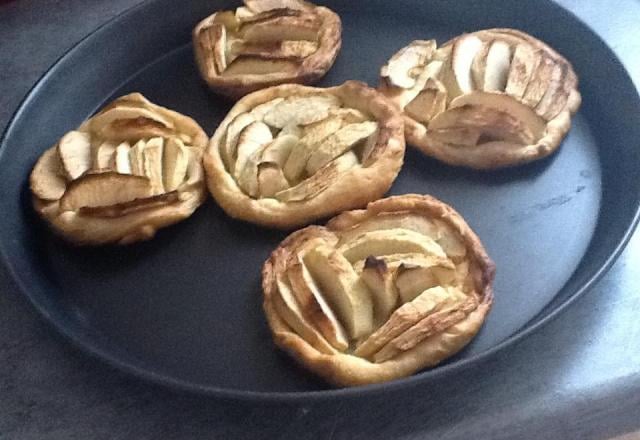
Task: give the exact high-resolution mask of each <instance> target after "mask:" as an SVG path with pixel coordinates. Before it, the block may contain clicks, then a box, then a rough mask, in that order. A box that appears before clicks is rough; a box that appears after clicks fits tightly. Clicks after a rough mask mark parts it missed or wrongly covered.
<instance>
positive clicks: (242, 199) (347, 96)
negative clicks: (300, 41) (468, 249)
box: [204, 81, 404, 228]
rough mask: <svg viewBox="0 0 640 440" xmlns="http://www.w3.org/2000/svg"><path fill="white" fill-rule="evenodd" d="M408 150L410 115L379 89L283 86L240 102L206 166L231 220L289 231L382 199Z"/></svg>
mask: <svg viewBox="0 0 640 440" xmlns="http://www.w3.org/2000/svg"><path fill="white" fill-rule="evenodd" d="M403 156H404V135H403V128H402V117H401V116H400V113H399V112H398V110H397V109H396V108H395V106H394V105H393V104H391V103H390V102H389V101H388V100H387V99H386V98H385V97H384V96H383V95H382V94H380V93H379V92H377V91H375V90H374V89H371V88H369V87H367V86H366V85H365V84H363V83H360V82H356V81H347V82H346V83H344V84H343V85H341V86H338V87H331V88H326V89H322V88H314V87H306V86H301V85H297V84H285V85H281V86H276V87H272V88H269V89H265V90H261V91H258V92H254V93H252V94H250V95H247V96H245V97H244V98H242V99H241V100H240V101H238V103H237V104H236V105H235V106H234V107H233V108H232V109H231V111H230V112H229V114H228V115H227V117H226V118H225V119H224V120H223V121H222V123H221V124H220V126H219V127H218V129H217V130H216V132H215V134H214V135H213V138H211V141H210V143H209V148H208V149H207V151H206V152H205V155H204V168H205V171H206V174H207V184H208V186H209V190H210V191H211V194H212V195H213V197H214V198H215V199H216V201H217V202H218V204H219V205H220V206H221V207H222V208H223V209H224V210H225V211H226V212H227V214H229V215H230V216H231V217H234V218H237V219H241V220H246V221H249V222H253V223H258V224H261V225H265V226H270V227H277V228H290V227H294V226H299V225H302V224H306V223H308V222H310V221H312V220H315V219H318V218H321V217H326V216H329V215H332V214H335V213H336V212H340V211H343V210H345V209H352V208H356V207H362V206H364V205H366V204H367V202H370V201H371V200H375V199H377V198H380V197H382V195H383V194H384V193H385V192H386V191H387V190H388V189H389V187H390V186H391V184H392V182H393V180H394V179H395V177H396V175H397V174H398V171H399V170H400V167H401V166H402V160H403Z"/></svg>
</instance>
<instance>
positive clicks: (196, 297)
mask: <svg viewBox="0 0 640 440" xmlns="http://www.w3.org/2000/svg"><path fill="white" fill-rule="evenodd" d="M324 3H325V4H326V5H327V6H329V7H331V8H332V9H334V10H335V11H336V12H338V13H339V14H340V16H341V17H342V20H343V26H344V33H343V48H342V51H341V53H340V55H339V57H338V60H337V62H336V64H335V66H334V67H333V69H332V70H331V71H330V72H329V74H328V75H327V76H326V77H325V78H324V80H323V81H322V82H321V85H335V84H339V83H342V82H343V81H345V80H347V79H360V80H363V81H366V82H368V83H369V84H370V85H373V86H375V85H376V84H377V77H378V70H379V67H380V66H381V65H382V64H383V63H384V62H385V61H386V60H387V59H388V57H389V56H390V55H391V54H392V53H394V52H395V51H396V50H397V49H398V48H400V47H402V46H404V45H406V44H407V43H408V42H409V41H411V40H413V39H429V38H436V39H437V40H438V41H439V42H442V41H444V40H445V39H448V38H450V37H452V36H454V35H457V34H459V33H462V32H465V31H472V30H476V29H481V28H487V27H514V28H519V29H522V30H524V31H526V32H529V33H531V34H533V35H535V36H538V37H539V38H541V39H543V40H545V41H547V42H548V43H550V44H551V45H552V46H553V47H555V48H556V49H558V50H559V51H560V52H561V53H562V54H564V55H565V56H566V57H567V58H568V59H569V60H570V61H571V62H572V63H573V64H574V67H575V68H576V71H577V73H578V75H579V77H580V80H581V83H580V90H581V92H582V94H583V105H582V108H581V110H580V112H579V113H578V114H577V116H576V117H575V119H574V126H573V128H572V130H571V132H570V133H569V136H568V137H567V139H566V140H565V142H564V144H563V146H562V148H561V149H560V150H559V152H558V153H557V154H555V155H553V156H552V157H550V158H547V159H545V160H542V161H540V162H537V163H534V164H530V165H527V166H522V167H517V168H512V169H507V170H501V171H497V172H475V171H469V170H465V169H461V168H454V167H449V166H446V165H443V164H441V163H439V162H436V161H434V160H431V159H429V158H426V157H425V156H423V155H421V154H420V153H419V152H417V151H416V150H413V149H412V148H408V150H407V154H406V160H405V165H404V167H403V169H402V171H401V173H400V175H399V177H398V179H397V181H396V182H395V184H394V185H393V188H392V189H391V191H390V193H391V194H402V193H407V192H417V193H428V194H432V195H434V196H436V197H438V198H440V199H442V200H444V201H445V202H447V203H449V204H451V205H453V206H454V207H455V208H456V209H457V210H459V211H460V213H461V214H462V215H463V216H464V217H465V218H466V219H467V220H468V222H469V223H470V225H471V226H472V227H473V229H474V230H475V231H476V232H477V233H478V235H479V236H480V237H481V239H482V240H483V242H484V244H485V246H486V248H487V250H488V252H489V253H490V255H491V256H492V258H493V259H494V260H495V262H496V265H497V277H496V283H495V297H496V299H495V305H494V307H493V310H492V311H491V313H490V315H489V317H488V319H487V321H486V323H485V325H484V327H483V329H482V330H481V332H480V334H479V335H478V337H477V338H476V339H474V340H473V342H472V343H471V344H470V345H469V346H468V347H467V348H466V349H465V350H464V351H463V352H461V353H459V354H458V355H457V356H455V357H454V358H452V359H450V360H449V361H448V362H446V363H445V364H443V365H441V366H439V367H437V368H434V369H431V370H426V371H424V372H421V373H419V374H416V375H414V376H412V377H410V378H407V379H403V380H398V381H394V382H391V383H386V384H380V385H373V386H367V387H357V388H352V389H340V390H336V389H331V388H329V387H328V386H327V385H326V384H324V383H323V382H321V381H319V380H317V379H316V378H314V377H313V376H311V375H310V374H308V373H306V372H305V371H303V370H301V369H299V368H298V367H297V366H296V365H295V364H294V362H293V361H292V360H291V359H289V358H288V357H286V356H285V355H284V354H281V353H280V352H279V351H278V350H276V348H275V346H274V345H273V343H272V342H271V337H270V333H269V331H268V328H267V325H266V322H265V320H264V317H263V314H262V310H261V292H260V268H261V265H262V263H263V262H264V260H265V259H266V257H267V256H268V255H269V253H270V251H271V250H272V249H273V248H274V247H275V246H276V245H277V244H278V242H279V241H280V240H281V239H282V238H284V237H285V236H286V234H285V233H283V232H278V231H272V230H266V229H263V228H259V227H256V226H253V225H250V224H246V223H242V222H238V221H234V220H231V219H230V218H228V217H227V216H226V215H225V214H224V213H223V212H222V211H221V209H220V208H218V207H217V206H216V205H215V203H214V201H213V200H211V199H210V200H208V201H207V203H206V204H205V205H204V206H203V207H201V208H200V209H199V210H198V211H196V213H195V214H194V215H193V217H191V218H190V219H188V220H187V221H184V222H182V223H180V224H178V225H176V226H173V227H171V228H168V229H166V230H163V231H161V232H160V233H159V234H158V235H157V237H156V238H155V239H154V240H152V241H150V242H148V243H141V244H136V245H133V246H128V247H103V248H74V247H71V246H68V245H66V244H65V243H63V242H62V241H60V240H59V239H57V238H55V237H54V236H53V235H52V234H51V233H50V232H49V231H48V230H47V228H46V227H45V226H44V225H43V224H42V222H40V220H39V219H38V218H37V216H36V215H35V213H34V212H33V210H32V208H31V203H30V193H29V190H28V183H27V179H28V174H29V172H30V169H31V167H32V166H33V164H34V162H35V160H36V159H37V157H38V156H39V155H40V154H41V153H42V152H43V151H44V150H45V149H46V148H48V147H49V146H50V145H52V144H53V143H55V142H56V140H57V139H58V138H59V137H60V136H61V135H62V134H63V133H65V132H66V131H68V130H71V129H73V128H75V127H76V126H77V125H79V124H80V123H81V122H82V121H83V120H84V119H85V118H87V117H88V116H90V115H91V114H92V113H93V112H95V111H96V110H97V109H98V108H100V107H101V106H102V105H104V104H105V103H107V102H108V101H109V100H111V99H113V98H114V97H116V96H119V95H121V94H124V93H128V92H132V91H140V92H142V93H143V94H145V95H146V96H147V97H148V98H149V99H151V100H152V101H154V102H157V103H159V104H161V105H164V106H167V107H170V108H172V109H175V110H177V111H180V112H182V113H184V114H187V115H190V116H192V117H194V118H195V119H196V120H197V121H198V122H199V123H200V124H201V125H202V126H203V127H204V128H205V130H206V131H207V132H208V133H209V134H212V133H213V131H214V130H215V128H216V126H217V124H218V123H219V122H220V121H221V119H222V117H223V116H224V115H225V113H226V112H227V111H228V110H229V108H230V106H231V103H230V102H229V101H225V100H224V99H222V98H220V97H217V96H215V95H213V94H211V93H210V92H208V91H207V89H206V87H205V86H204V84H203V83H202V81H201V80H200V79H199V77H198V74H197V72H196V68H195V65H194V61H193V57H192V53H191V46H190V44H189V41H190V31H191V29H192V27H193V26H194V24H195V23H196V22H198V21H199V20H200V19H202V18H203V17H205V16H207V15H209V14H210V13H212V12H214V11H215V10H218V9H223V8H232V7H235V6H237V5H235V4H233V3H231V2H224V1H211V0H192V1H188V2H182V3H181V5H180V8H176V7H175V3H174V2H173V1H172V0H153V1H148V2H145V3H143V4H142V5H140V6H138V7H135V8H133V9H131V10H129V11H127V12H126V13H124V14H123V15H121V16H119V17H118V18H116V19H115V20H113V21H111V22H109V23H108V24H107V25H105V26H103V27H101V28H100V29H98V30H97V31H95V32H94V33H93V34H91V35H90V36H88V37H87V38H86V39H84V40H83V41H82V42H80V43H79V44H78V45H77V46H76V47H74V48H73V49H72V50H70V51H69V52H68V53H67V54H66V55H64V56H63V57H62V58H61V59H60V60H59V61H58V62H57V63H56V64H55V65H54V66H53V67H52V68H51V69H50V70H49V71H48V72H47V73H46V74H45V75H44V76H43V77H42V79H41V80H40V81H39V82H38V84H37V85H36V86H35V87H34V88H33V90H32V91H31V93H30V94H29V95H28V97H27V98H26V99H25V101H24V102H23V103H22V105H21V107H20V109H19V110H18V111H17V112H16V114H15V116H14V119H13V121H12V122H11V124H10V126H9V127H8V129H7V131H6V133H5V136H4V139H3V141H2V146H1V147H0V184H1V185H2V187H3V197H2V198H0V212H2V216H1V217H0V231H1V234H0V249H1V250H2V255H3V257H4V260H5V264H6V265H7V266H8V268H9V270H10V271H11V273H12V274H13V277H14V278H15V280H16V282H17V283H18V285H19V286H20V287H21V290H22V291H23V292H24V294H25V295H27V296H28V298H29V299H30V300H31V301H32V303H33V304H34V305H35V307H36V308H37V309H38V310H39V311H40V312H41V313H42V315H43V316H44V317H45V318H46V319H47V320H48V321H49V322H51V323H52V324H53V326H54V327H55V328H57V329H58V330H59V331H61V332H62V333H63V334H64V335H66V336H68V337H69V338H70V339H71V340H72V341H73V342H74V343H75V344H77V345H79V346H80V347H82V348H83V349H85V350H86V351H88V352H90V353H92V354H94V355H96V356H99V357H101V358H103V359H105V360H106V361H108V362H109V363H111V364H113V365H115V366H117V367H119V368H121V369H124V370H126V371H129V372H132V373H134V374H136V375H138V376H141V377H144V378H147V379H151V380H153V381H156V382H161V383H164V384H167V385H171V386H176V387H179V388H183V389H189V390H193V391H197V392H202V393H208V394H212V395H216V396H224V397H233V398H239V399H254V400H273V401H275V400H278V401H294V400H299V399H305V400H317V399H330V398H336V397H342V398H349V397H356V398H357V397H361V396H366V395H370V394H372V393H381V392H387V391H391V390H404V389H408V388H409V387H411V388H413V389H415V388H416V387H421V386H427V384H428V383H429V382H430V381H433V380H437V378H438V377H440V376H441V375H443V374H452V373H455V372H457V371H460V370H461V369H463V368H466V367H469V366H472V365H475V364H477V363H478V362H480V361H481V360H482V359H484V358H486V357H487V356H489V355H490V354H491V353H493V352H495V351H497V350H499V349H501V348H504V347H506V346H507V345H509V344H511V343H513V342H514V341H516V340H517V339H519V338H521V337H523V336H524V335H526V334H528V333H530V332H532V331H533V330H535V329H536V328H537V327H538V326H540V325H541V324H542V323H544V322H545V321H548V320H549V319H550V318H551V317H553V316H554V315H556V314H557V313H558V312H559V311H560V310H561V309H562V308H563V307H564V306H566V305H567V304H569V303H570V301H571V300H572V299H574V298H575V297H577V296H578V295H579V294H580V293H582V292H584V291H585V290H586V289H587V288H588V287H589V286H591V285H592V284H593V282H594V281H595V280H596V279H597V278H598V277H599V276H601V275H602V274H603V273H604V271H605V270H606V269H607V268H608V267H609V266H610V265H611V263H612V262H613V260H614V258H615V257H616V256H617V254H618V253H619V252H620V250H621V249H622V247H623V246H624V244H625V243H626V240H627V239H628V238H629V235H630V232H631V231H632V229H633V226H634V225H635V223H636V221H637V218H638V206H639V199H640V179H638V178H637V176H638V175H640V148H639V147H640V145H638V144H639V143H640V141H638V139H640V133H639V128H638V127H640V99H639V98H638V95H637V93H636V91H635V88H634V87H633V84H632V82H631V80H630V79H629V78H628V76H627V74H626V72H625V71H624V69H623V68H622V66H621V65H620V63H619V62H618V61H617V59H616V58H615V56H614V55H613V53H612V52H611V51H610V50H609V49H608V48H607V47H606V45H605V44H604V43H603V42H602V41H601V40H600V39H599V37H598V36H597V35H595V34H594V33H593V32H592V31H591V30H590V29H589V28H587V27H586V26H585V25H584V24H582V23H580V22H579V21H578V20H577V19H576V18H575V17H573V16H572V15H570V14H569V13H567V12H566V11H564V10H563V9H561V8H560V7H558V6H556V5H555V4H553V3H551V2H547V1H542V0H540V1H529V2H519V1H516V0H512V1H504V2H483V3H482V4H479V3H477V2H473V1H459V2H448V1H419V0H414V1H399V2H388V1H383V0H372V1H368V2H366V5H365V3H364V2H349V1H330V2H324ZM540 16H545V17H553V20H552V21H549V20H546V19H545V20H538V19H535V17H540Z"/></svg>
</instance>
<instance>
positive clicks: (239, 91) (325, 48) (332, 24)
mask: <svg viewBox="0 0 640 440" xmlns="http://www.w3.org/2000/svg"><path fill="white" fill-rule="evenodd" d="M341 33H342V25H341V22H340V18H339V17H338V16H337V15H336V14H335V13H334V12H332V11H331V10H329V9H327V8H325V7H320V6H315V5H313V4H311V3H308V2H306V1H302V0H270V1H256V0H253V1H252V0H245V6H242V7H239V8H237V9H236V10H235V11H221V12H216V13H215V14H213V15H211V16H210V17H207V18H205V19H204V20H202V21H201V22H200V23H199V24H198V25H197V26H196V27H195V29H194V30H193V42H194V51H195V57H196V61H197V63H198V67H199V69H200V73H201V75H202V77H203V78H204V79H205V81H206V82H207V83H208V84H209V86H210V87H211V89H213V90H214V91H216V92H219V93H221V94H223V95H227V96H230V97H235V98H237V97H240V96H243V95H245V94H247V93H249V92H252V91H254V90H258V89H262V88H265V87H268V86H272V85H277V84H283V83H289V82H295V83H303V84H311V83H313V82H315V81H317V80H318V79H320V78H321V77H322V76H324V75H325V73H326V72H327V71H328V70H329V69H330V68H331V66H332V65H333V62H334V61H335V59H336V56H337V55H338V51H339V50H340V45H341Z"/></svg>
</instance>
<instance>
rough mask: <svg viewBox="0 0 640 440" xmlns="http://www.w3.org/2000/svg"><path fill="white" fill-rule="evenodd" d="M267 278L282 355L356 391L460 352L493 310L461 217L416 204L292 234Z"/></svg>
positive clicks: (487, 274) (486, 261) (268, 305)
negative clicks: (365, 385)
mask: <svg viewBox="0 0 640 440" xmlns="http://www.w3.org/2000/svg"><path fill="white" fill-rule="evenodd" d="M262 276H263V280H262V288H263V292H264V302H263V306H264V311H265V314H266V317H267V321H268V324H269V327H270V328H271V331H272V333H273V337H274V341H275V343H276V345H278V346H279V347H280V348H281V349H283V350H285V351H286V352H288V353H289V354H290V355H291V356H292V357H293V358H294V359H296V360H297V361H298V362H300V363H301V364H302V365H303V366H305V367H306V368H308V369H309V370H311V371H312V372H314V373H315V374H317V375H319V376H321V377H323V378H324V379H325V380H327V381H329V382H331V383H333V384H336V385H339V386H352V385H362V384H369V383H375V382H383V381H388V380H392V379H397V378H401V377H405V376H409V375H411V374H413V373H415V372H416V371H419V370H421V369H424V368H427V367H432V366H434V365H436V364H438V363H439V362H441V361H442V360H443V359H445V358H447V357H449V356H451V355H453V354H454V353H456V352H457V351H459V350H460V349H462V348H463V347H464V346H465V345H466V344H467V343H468V342H469V341H470V340H471V339H472V338H473V337H474V336H475V335H476V333H477V332H478V330H479V329H480V327H481V325H482V323H483V321H484V319H485V316H486V315H487V313H488V312H489V309H490V307H491V304H492V300H493V293H492V282H493V276H494V265H493V262H492V261H491V260H490V258H489V257H488V256H487V254H486V252H485V250H484V248H483V246H482V243H481V242H480V240H479V239H478V237H477V236H476V235H475V234H474V232H473V231H472V230H471V229H470V228H469V226H468V225H467V224H466V223H465V221H464V220H463V219H462V217H461V216H460V215H459V214H458V213H457V212H456V211H454V210H453V209H452V208H451V207H449V206H448V205H446V204H444V203H442V202H440V201H439V200H436V199H435V198H433V197H430V196H422V195H413V194H409V195H403V196H395V197H389V198H386V199H381V200H378V201H375V202H371V203H369V205H368V206H367V208H366V209H364V210H356V211H347V212H344V213H342V214H340V215H338V216H337V217H335V218H334V219H332V220H331V221H329V223H328V224H327V226H326V227H320V226H308V227H306V228H304V229H302V230H299V231H297V232H294V233H293V234H291V235H290V236H289V237H288V238H286V239H285V240H284V241H283V242H282V243H281V244H280V246H279V247H278V248H277V249H276V250H275V251H274V252H273V253H272V254H271V256H270V258H269V259H268V260H267V262H266V263H265V265H264V267H263V270H262Z"/></svg>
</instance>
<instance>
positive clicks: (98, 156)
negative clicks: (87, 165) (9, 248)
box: [91, 142, 117, 170]
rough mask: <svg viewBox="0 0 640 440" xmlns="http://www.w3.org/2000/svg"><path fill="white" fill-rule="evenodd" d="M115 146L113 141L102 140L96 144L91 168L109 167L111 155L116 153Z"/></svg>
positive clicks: (102, 168) (104, 168)
mask: <svg viewBox="0 0 640 440" xmlns="http://www.w3.org/2000/svg"><path fill="white" fill-rule="evenodd" d="M116 146H117V145H116V144H114V143H113V142H103V143H102V144H100V145H98V146H97V147H96V149H95V154H94V156H93V166H92V167H91V168H92V169H94V170H106V169H109V168H110V167H111V164H112V163H113V156H114V155H115V154H116Z"/></svg>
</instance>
